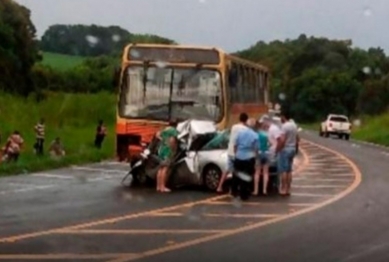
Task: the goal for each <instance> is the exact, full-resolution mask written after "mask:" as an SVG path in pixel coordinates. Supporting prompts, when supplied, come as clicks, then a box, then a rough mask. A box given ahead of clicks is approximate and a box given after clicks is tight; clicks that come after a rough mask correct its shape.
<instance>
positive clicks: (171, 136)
mask: <svg viewBox="0 0 389 262" xmlns="http://www.w3.org/2000/svg"><path fill="white" fill-rule="evenodd" d="M176 128H177V122H176V121H171V122H170V123H169V126H168V127H166V128H165V129H164V130H162V131H161V132H158V133H157V138H158V139H160V140H161V146H160V148H159V150H158V156H159V158H160V160H161V164H160V166H159V169H158V173H157V188H156V189H157V192H162V193H168V192H170V191H171V190H170V189H169V188H167V187H166V182H167V175H168V171H169V168H170V166H171V164H172V161H173V159H174V156H175V152H176V150H177V145H178V141H177V136H178V131H177V129H176Z"/></svg>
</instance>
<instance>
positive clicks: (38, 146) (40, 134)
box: [34, 118, 45, 155]
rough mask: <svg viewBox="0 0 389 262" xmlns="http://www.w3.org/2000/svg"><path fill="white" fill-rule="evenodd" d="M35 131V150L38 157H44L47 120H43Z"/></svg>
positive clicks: (36, 126)
mask: <svg viewBox="0 0 389 262" xmlns="http://www.w3.org/2000/svg"><path fill="white" fill-rule="evenodd" d="M34 130H35V137H36V142H35V150H36V154H37V155H43V148H44V142H45V120H44V119H43V118H41V119H40V120H39V122H38V123H37V124H36V125H35V127H34Z"/></svg>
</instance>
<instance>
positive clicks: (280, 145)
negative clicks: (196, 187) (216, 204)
mask: <svg viewBox="0 0 389 262" xmlns="http://www.w3.org/2000/svg"><path fill="white" fill-rule="evenodd" d="M239 121H240V122H239V123H238V124H235V125H234V126H232V128H231V132H230V138H229V145H228V170H227V172H225V173H224V174H223V175H222V177H221V179H220V182H219V186H218V188H217V192H222V191H223V183H224V181H225V180H226V178H227V176H228V174H229V173H232V172H234V170H239V171H240V172H244V173H245V174H248V175H251V176H252V177H254V179H253V180H254V190H253V192H252V194H253V195H258V193H259V188H258V187H259V180H260V176H261V175H262V176H263V188H262V193H263V194H264V195H267V189H268V182H269V164H270V161H271V159H276V161H277V171H278V173H279V174H280V177H279V179H278V181H279V185H278V193H279V194H280V195H283V196H286V195H290V193H291V184H292V170H293V160H294V157H295V155H296V153H297V150H298V144H299V136H298V129H297V126H296V124H295V123H294V121H291V119H290V116H289V115H288V114H287V113H283V114H282V115H281V122H282V123H281V125H277V123H275V121H273V120H272V118H271V117H269V116H264V117H262V118H261V119H259V120H257V119H254V118H249V117H248V115H247V114H246V113H242V114H240V116H239ZM234 178H236V176H233V180H232V186H231V194H232V195H233V196H237V195H238V193H239V182H238V180H237V179H234Z"/></svg>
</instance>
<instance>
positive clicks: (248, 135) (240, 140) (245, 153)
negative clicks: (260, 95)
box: [231, 118, 259, 200]
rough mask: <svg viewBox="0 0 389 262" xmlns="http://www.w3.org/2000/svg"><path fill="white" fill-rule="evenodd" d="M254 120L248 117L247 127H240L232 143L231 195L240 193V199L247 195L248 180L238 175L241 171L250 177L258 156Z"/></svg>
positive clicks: (248, 193)
mask: <svg viewBox="0 0 389 262" xmlns="http://www.w3.org/2000/svg"><path fill="white" fill-rule="evenodd" d="M255 125H256V120H255V119H253V118H250V119H249V120H248V121H247V127H248V128H244V129H241V130H240V131H239V132H238V134H237V136H236V138H235V143H234V153H235V154H234V156H235V159H234V176H233V178H232V185H231V194H232V196H233V197H237V196H238V195H240V197H241V199H242V200H246V199H247V198H248V197H249V195H250V193H251V192H250V191H249V186H250V182H248V181H245V179H242V178H241V177H238V173H235V172H242V173H244V174H245V175H248V176H249V177H250V178H252V177H253V176H254V174H255V163H256V159H257V158H258V146H259V143H258V134H257V133H256V132H255V131H254V129H255Z"/></svg>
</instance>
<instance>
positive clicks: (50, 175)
mask: <svg viewBox="0 0 389 262" xmlns="http://www.w3.org/2000/svg"><path fill="white" fill-rule="evenodd" d="M31 176H33V177H47V178H59V179H74V178H75V177H74V176H67V175H54V174H47V173H39V174H32V175H31Z"/></svg>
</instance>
